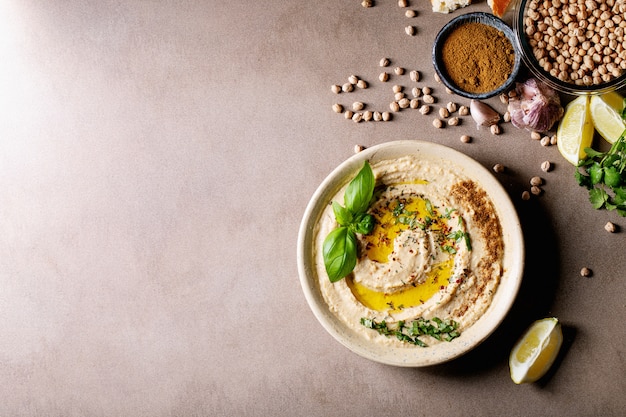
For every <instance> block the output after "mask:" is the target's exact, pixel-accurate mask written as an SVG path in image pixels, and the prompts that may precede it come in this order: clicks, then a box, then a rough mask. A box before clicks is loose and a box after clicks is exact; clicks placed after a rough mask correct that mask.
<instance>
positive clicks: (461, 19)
mask: <svg viewBox="0 0 626 417" xmlns="http://www.w3.org/2000/svg"><path fill="white" fill-rule="evenodd" d="M465 23H482V24H485V25H488V26H491V27H493V28H496V29H498V30H499V31H501V32H502V33H504V35H505V36H506V37H507V39H508V40H509V42H511V46H512V47H513V49H514V50H515V59H514V63H513V70H512V71H511V74H510V75H509V78H507V80H506V81H505V82H504V84H502V85H500V86H499V87H498V88H496V89H495V90H491V91H487V92H484V93H470V92H468V91H465V90H462V89H461V88H459V86H457V85H456V84H455V83H454V82H453V81H452V80H451V79H450V77H449V76H448V73H447V72H446V67H445V65H444V63H443V57H442V56H441V51H442V48H443V44H444V42H445V41H446V39H447V38H448V36H450V34H451V33H452V32H453V31H454V30H455V29H456V28H457V27H459V26H461V25H463V24H465ZM432 56H433V66H434V67H435V72H436V73H437V75H438V76H439V78H441V81H442V82H443V83H444V84H445V86H446V87H448V88H449V89H450V90H452V91H453V92H454V93H455V94H458V95H460V96H462V97H466V98H473V99H476V100H482V99H486V98H489V97H493V96H496V95H498V94H501V93H503V92H505V91H508V90H509V89H510V88H511V86H512V85H513V83H514V82H515V77H517V74H518V72H519V69H520V65H521V57H520V54H519V52H518V51H517V49H516V42H515V35H514V33H513V30H511V28H510V27H509V26H508V25H507V24H506V23H504V21H503V20H502V19H499V18H497V17H496V16H494V15H493V14H491V13H482V12H476V13H467V14H462V15H459V16H457V17H455V18H454V19H452V20H450V21H449V22H448V23H447V24H446V25H445V26H444V27H443V28H441V30H440V31H439V33H438V34H437V36H436V37H435V42H434V43H433V51H432Z"/></svg>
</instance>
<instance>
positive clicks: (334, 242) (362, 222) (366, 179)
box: [322, 161, 376, 282]
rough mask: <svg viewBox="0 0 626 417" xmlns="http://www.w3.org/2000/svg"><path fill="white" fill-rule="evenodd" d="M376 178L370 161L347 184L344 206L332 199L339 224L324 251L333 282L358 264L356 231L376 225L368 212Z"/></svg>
mask: <svg viewBox="0 0 626 417" xmlns="http://www.w3.org/2000/svg"><path fill="white" fill-rule="evenodd" d="M375 185H376V179H375V178H374V173H373V172H372V167H371V166H370V164H369V162H367V161H365V163H364V164H363V168H361V170H360V171H359V173H358V174H357V175H356V177H355V178H354V179H352V181H350V183H349V184H348V187H347V188H346V192H345V195H344V203H345V207H344V206H342V205H341V204H339V203H337V202H336V201H333V202H332V207H333V213H334V215H335V220H337V223H339V227H338V228H336V229H335V230H333V231H332V232H330V233H329V234H328V236H326V239H324V243H323V247H322V253H323V255H324V266H325V267H326V272H327V273H328V278H329V279H330V281H331V282H337V281H339V280H340V279H342V278H344V277H345V276H346V275H348V274H349V273H350V272H352V270H353V269H354V267H355V266H356V261H357V258H358V254H357V238H356V234H357V233H359V234H370V233H372V230H374V226H375V225H376V219H375V218H374V216H372V215H371V214H367V213H366V211H367V210H368V208H369V205H370V203H371V201H372V198H373V196H374V187H375Z"/></svg>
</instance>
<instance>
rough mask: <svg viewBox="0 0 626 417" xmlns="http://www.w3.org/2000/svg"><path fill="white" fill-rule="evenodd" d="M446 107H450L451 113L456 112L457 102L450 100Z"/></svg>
mask: <svg viewBox="0 0 626 417" xmlns="http://www.w3.org/2000/svg"><path fill="white" fill-rule="evenodd" d="M446 109H448V111H449V112H450V113H454V112H455V111H456V110H457V105H456V103H455V102H453V101H450V102H448V104H446Z"/></svg>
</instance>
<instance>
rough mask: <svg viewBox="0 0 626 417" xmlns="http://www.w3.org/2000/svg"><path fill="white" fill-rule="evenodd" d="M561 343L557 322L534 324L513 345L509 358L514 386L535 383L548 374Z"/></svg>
mask: <svg viewBox="0 0 626 417" xmlns="http://www.w3.org/2000/svg"><path fill="white" fill-rule="evenodd" d="M562 343H563V332H562V331H561V323H559V320H558V319H556V318H554V317H550V318H545V319H541V320H537V321H536V322H534V323H533V324H532V325H531V326H530V327H529V328H528V330H526V333H524V335H523V336H522V337H521V339H520V340H519V341H518V342H517V343H516V344H515V346H514V347H513V350H512V351H511V356H510V357H509V367H510V369H511V379H512V380H513V382H515V383H516V384H525V383H528V382H535V381H537V380H538V379H539V378H541V377H542V376H544V375H545V374H546V372H548V369H550V366H552V363H553V362H554V360H555V359H556V355H557V354H558V353H559V349H560V348H561V344H562Z"/></svg>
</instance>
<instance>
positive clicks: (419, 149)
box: [297, 141, 524, 367]
mask: <svg viewBox="0 0 626 417" xmlns="http://www.w3.org/2000/svg"><path fill="white" fill-rule="evenodd" d="M406 155H416V156H418V157H419V158H422V159H425V160H431V161H438V162H440V163H445V164H455V165H457V166H458V167H459V168H460V169H461V170H462V172H463V173H464V174H465V175H466V176H467V177H469V178H470V179H472V180H474V181H475V182H477V183H479V184H480V185H481V186H482V187H483V189H484V190H485V191H486V192H487V193H488V194H489V196H490V198H491V200H492V202H493V204H494V206H495V208H496V211H497V213H498V216H499V218H500V221H501V225H502V233H503V238H504V261H503V262H504V265H503V267H504V274H503V276H502V279H501V282H500V285H499V287H498V289H497V291H496V294H495V296H494V298H493V300H492V303H491V305H490V307H489V308H488V309H487V311H486V312H485V314H484V315H483V316H482V317H481V318H480V319H479V320H478V321H477V322H476V323H475V324H474V325H472V326H471V327H470V328H468V329H466V330H464V331H463V334H462V335H461V336H460V337H459V338H457V339H454V340H453V341H452V342H449V343H439V344H437V345H433V346H431V347H427V348H421V347H417V346H407V347H389V346H380V345H378V344H375V343H373V342H372V341H371V340H367V339H365V338H364V337H363V336H361V335H359V334H357V333H356V332H354V331H353V330H351V329H350V328H349V327H348V326H347V325H345V324H344V323H343V322H342V321H341V320H340V319H339V318H337V317H336V316H335V315H334V313H332V312H331V311H330V309H329V307H328V305H327V304H326V301H325V300H324V297H323V295H322V293H321V291H320V286H319V276H318V274H317V272H316V271H317V269H316V266H315V256H314V252H315V250H316V248H315V227H316V224H317V223H318V221H319V219H320V215H321V213H322V211H323V210H324V209H325V208H326V207H327V206H328V204H329V202H330V201H331V199H332V197H333V196H334V195H335V194H336V193H337V191H338V190H339V189H341V188H342V187H343V186H345V185H346V184H347V183H348V182H349V181H350V179H351V178H353V177H354V175H355V174H356V173H357V172H358V170H359V169H360V168H361V167H362V166H363V163H364V161H365V160H369V161H370V163H376V162H378V161H382V160H388V159H395V158H400V157H403V156H406ZM297 261H298V272H299V275H300V282H301V285H302V289H303V291H304V295H305V297H306V299H307V301H308V303H309V306H310V307H311V310H312V311H313V313H314V314H315V317H316V318H317V319H318V320H319V322H320V323H321V324H322V326H323V327H324V328H325V329H326V330H327V331H328V332H329V333H330V334H331V335H332V336H333V337H334V338H335V339H336V340H337V341H338V342H339V343H341V344H342V345H344V346H346V347H347V348H348V349H350V350H352V351H353V352H355V353H357V354H359V355H361V356H363V357H365V358H368V359H371V360H373V361H376V362H381V363H385V364H389V365H396V366H407V367H420V366H429V365H434V364H439V363H443V362H447V361H449V360H452V359H454V358H457V357H459V356H461V355H463V354H465V353H467V352H468V351H470V350H472V349H473V348H475V347H476V346H477V345H479V344H480V343H481V342H483V341H484V340H485V339H486V338H487V337H488V336H489V335H490V334H491V333H492V332H493V331H494V330H495V329H496V328H497V327H498V326H499V325H500V323H501V322H502V320H503V319H504V317H505V316H506V314H507V313H508V311H509V309H510V308H511V305H512V304H513V301H514V300H515V297H516V296H517V292H518V290H519V287H520V284H521V281H522V273H523V265H524V243H523V236H522V231H521V227H520V223H519V219H518V216H517V213H516V211H515V208H514V206H513V204H512V202H511V200H510V198H509V196H508V194H507V192H506V191H505V190H504V188H503V187H502V186H501V185H500V183H499V182H498V180H497V179H496V178H495V177H494V176H493V175H492V173H491V172H490V171H489V170H488V169H486V168H485V167H483V166H482V165H481V164H480V163H478V162H477V161H475V160H473V159H471V158H470V157H468V156H466V155H464V154H462V153H460V152H458V151H455V150H454V149H451V148H448V147H445V146H442V145H438V144H434V143H430V142H421V141H397V142H388V143H384V144H381V145H377V146H374V147H371V148H368V149H366V150H364V151H363V152H360V153H358V154H356V155H354V156H353V157H351V158H350V159H348V160H346V161H345V162H343V163H342V164H341V165H339V166H338V167H337V168H336V169H335V170H334V171H333V172H331V173H330V175H329V176H328V177H327V178H326V179H325V180H324V181H323V182H322V184H321V185H320V186H319V188H318V189H317V191H315V194H314V195H313V197H312V198H311V201H310V202H309V204H308V206H307V208H306V210H305V213H304V217H303V219H302V223H301V225H300V231H299V235H298V245H297Z"/></svg>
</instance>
